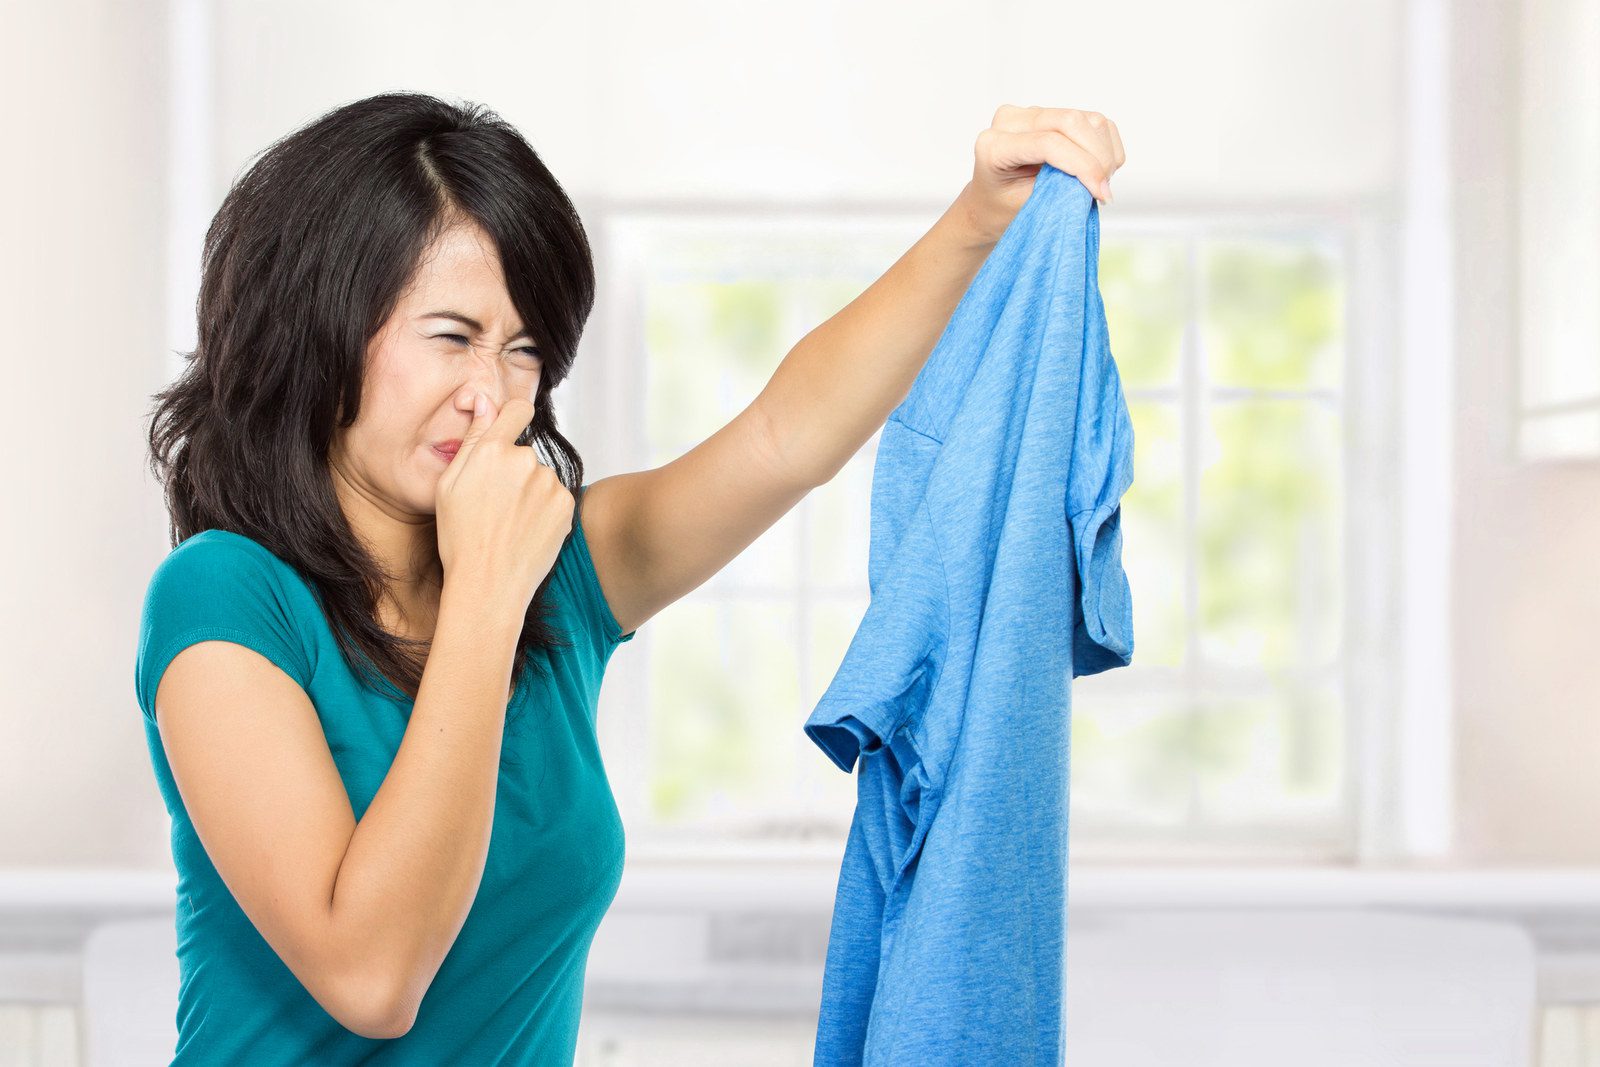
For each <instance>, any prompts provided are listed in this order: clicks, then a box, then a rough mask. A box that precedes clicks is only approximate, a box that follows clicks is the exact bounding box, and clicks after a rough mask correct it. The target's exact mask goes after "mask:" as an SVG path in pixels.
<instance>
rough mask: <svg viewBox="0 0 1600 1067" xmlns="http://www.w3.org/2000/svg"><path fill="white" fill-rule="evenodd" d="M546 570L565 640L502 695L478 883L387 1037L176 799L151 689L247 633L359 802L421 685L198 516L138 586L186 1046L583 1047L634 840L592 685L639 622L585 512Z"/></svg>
mask: <svg viewBox="0 0 1600 1067" xmlns="http://www.w3.org/2000/svg"><path fill="white" fill-rule="evenodd" d="M583 488H584V489H587V488H588V487H587V486H584V487H583ZM553 572H554V576H553V577H552V578H551V581H550V586H549V589H550V597H551V599H552V601H553V604H554V609H555V613H554V615H553V616H552V618H553V622H554V625H555V626H557V627H559V628H560V629H561V630H563V631H564V632H565V633H566V634H567V635H568V636H569V637H570V639H571V641H572V647H571V648H568V649H561V650H557V651H554V652H543V651H541V650H539V649H537V648H535V649H531V650H530V652H529V654H530V655H537V656H539V657H540V659H541V661H542V662H543V664H544V666H545V667H546V670H545V671H544V672H543V673H540V672H538V671H537V670H536V669H534V670H530V671H529V673H528V674H527V675H526V676H525V677H524V679H523V680H522V681H521V682H520V683H519V685H518V688H517V690H516V693H515V695H514V697H513V699H512V703H511V704H510V705H508V710H507V713H506V717H507V724H506V733H505V737H504V741H503V743H502V753H501V767H500V774H499V784H498V786H497V793H496V796H495V810H494V827H493V831H492V833H491V835H490V842H489V851H488V858H487V861H486V863H485V865H484V871H483V879H482V881H481V883H480V885H479V887H478V892H477V896H476V897H475V898H474V900H473V903H472V908H471V910H470V911H469V912H468V914H467V918H466V922H465V924H464V925H463V926H462V928H461V932H460V934H459V935H458V936H457V937H456V940H455V942H454V944H453V945H452V946H451V948H450V951H449V953H448V954H447V955H446V956H445V958H444V962H443V964H442V965H441V966H440V968H439V971H438V973H437V974H436V975H435V976H434V979H433V983H432V985H430V986H429V987H428V992H427V994H426V996H425V997H424V998H423V1000H422V1004H421V1008H420V1010H419V1012H418V1015H417V1019H416V1023H415V1025H414V1026H413V1027H412V1028H411V1030H410V1031H409V1032H407V1033H406V1034H404V1035H402V1036H401V1037H398V1038H394V1039H392V1040H383V1039H374V1038H367V1037H362V1036H360V1035H359V1034H356V1033H354V1032H352V1031H350V1030H347V1029H346V1028H345V1027H344V1026H343V1025H342V1024H340V1023H339V1021H338V1020H336V1019H335V1018H334V1017H333V1016H331V1015H329V1014H328V1013H327V1011H326V1010H324V1009H323V1007H322V1005H321V1004H319V1003H318V1002H317V1000H316V999H315V998H313V997H312V996H311V994H310V993H309V992H307V991H306V989H305V987H304V986H303V985H302V984H301V983H300V980H299V979H298V978H296V977H295V974H294V972H293V971H291V970H290V969H289V967H288V966H287V965H286V964H284V962H283V961H282V959H281V958H280V957H279V956H278V955H277V953H276V952H275V951H274V950H273V949H272V947H271V945H270V944H269V943H268V942H267V940H266V939H265V938H263V937H262V936H261V934H260V933H259V932H258V931H257V930H256V928H255V926H253V925H252V924H251V922H250V920H249V918H248V917H247V916H246V915H245V913H244V911H243V910H242V909H241V908H240V907H239V904H238V902H237V901H236V900H235V899H234V897H233V895H232V894H231V893H230V892H229V891H228V888H227V886H226V885H225V884H224V883H223V881H222V879H221V877H220V876H219V874H218V872H217V869H216V868H215V867H214V866H213V865H212V863H211V861H210V859H209V857H208V856H207V854H206V851H205V849H204V847H203V846H202V844H201V842H200V839H199V837H198V836H197V835H196V833H195V828H194V824H193V822H191V821H190V819H189V816H188V814H187V812H186V811H185V810H184V806H183V800H182V798H181V796H180V795H179V793H178V790H177V787H176V785H175V783H174V781H173V777H172V770H171V767H170V765H169V764H168V763H167V758H166V752H165V749H164V748H163V747H162V743H161V736H160V733H159V731H158V729H157V725H156V719H155V713H154V705H155V694H156V687H157V685H158V684H159V682H160V680H161V674H162V672H163V671H164V670H165V669H166V667H167V665H168V664H169V663H170V662H171V661H172V659H173V657H175V656H176V655H177V654H178V653H179V652H180V651H181V650H183V649H184V648H186V647H188V646H189V645H192V644H195V643H197V642H200V641H207V640H223V641H231V642H235V643H237V644H240V645H243V646H245V647H247V648H251V649H254V650H255V651H256V652H259V653H260V654H261V655H263V656H265V657H267V658H268V659H269V660H271V661H272V662H273V663H274V664H276V665H277V666H278V667H279V668H281V669H282V670H283V671H284V672H285V673H286V674H288V675H289V677H291V678H293V679H294V680H295V682H297V683H298V684H299V685H300V687H301V688H302V689H304V690H305V691H306V693H307V694H308V695H309V696H310V698H311V702H312V704H313V705H314V706H315V707H316V711H317V717H318V718H319V719H320V720H321V722H322V728H323V731H324V732H325V734H326V735H327V740H328V747H329V749H330V750H331V751H332V753H333V760H334V763H335V764H336V765H337V767H338V769H339V776H340V777H341V778H342V779H343V780H344V785H345V789H346V790H347V791H348V793H349V796H350V803H351V806H352V808H353V809H354V811H355V815H356V818H357V819H358V820H359V819H360V818H361V816H362V815H363V814H364V813H365V812H366V810H367V806H368V805H369V804H371V802H372V799H373V797H374V796H375V795H376V794H377V792H378V787H379V786H381V785H382V784H383V780H384V778H385V776H386V775H387V773H388V770H389V766H390V764H391V763H392V762H393V761H394V757H395V754H396V753H397V752H398V751H399V748H400V742H401V740H402V739H403V737H404V735H405V730H406V724H407V722H408V721H409V720H410V716H411V709H412V701H411V700H410V699H409V698H407V697H406V696H405V695H404V694H403V693H402V692H401V691H400V690H399V689H398V688H396V687H395V686H394V685H393V684H392V683H390V682H388V681H387V680H386V679H385V680H383V681H382V683H381V691H380V690H379V689H374V688H373V687H371V686H369V685H367V684H366V683H365V682H363V681H362V680H361V679H360V678H359V677H358V676H357V675H356V674H355V673H354V672H352V671H351V670H350V668H349V667H348V666H347V665H346V663H345V661H344V658H343V656H341V655H340V653H339V649H338V646H337V645H336V644H335V643H334V636H333V631H332V629H330V627H329V625H328V622H327V619H326V617H325V616H324V614H323V612H322V609H321V604H320V601H319V600H318V599H317V597H316V595H315V593H314V591H313V589H312V587H311V586H310V585H308V584H307V583H306V582H305V581H303V580H302V579H301V577H300V576H299V574H298V573H297V572H296V571H295V570H294V569H293V568H291V567H290V566H288V565H287V564H286V563H284V562H283V561H282V560H281V559H279V558H278V557H277V556H275V555H274V554H272V553H271V552H269V551H268V550H267V549H266V548H264V547H263V546H262V545H261V544H259V543H258V542H256V541H254V540H252V539H250V538H248V537H244V536H242V535H240V534H236V533H232V532H229V531H226V530H205V531H202V532H201V533H198V534H195V535H194V536H193V537H190V538H187V539H186V540H184V541H183V542H182V543H181V544H179V545H178V546H177V547H176V548H174V549H173V550H172V551H171V553H169V554H168V555H167V557H166V558H165V559H164V560H163V561H162V562H161V564H160V566H159V567H158V568H157V569H156V571H155V575H154V577H153V578H152V579H151V581H150V585H149V588H148V590H147V592H146V594H145V602H144V611H143V618H142V623H141V627H140V635H139V650H138V661H137V665H136V667H135V686H136V689H137V692H138V699H139V705H140V707H141V708H142V709H143V711H144V729H145V738H146V741H147V743H148V746H149V750H150V759H151V764H152V766H153V768H154V770H155V776H156V783H157V785H158V786H159V788H160V790H161V796H162V798H163V800H164V801H165V802H166V806H167V811H168V813H169V814H170V815H171V817H172V855H173V861H174V863H175V865H176V867H177V872H178V885H177V919H176V922H177V935H178V941H177V956H178V963H179V972H180V989H179V994H178V1011H177V1029H178V1043H177V1049H176V1055H175V1058H174V1060H173V1062H174V1063H175V1064H240V1063H248V1064H251V1065H252V1067H269V1065H276V1064H283V1065H286V1067H287V1065H291V1064H293V1065H296V1067H299V1065H303V1064H310V1063H317V1064H346V1063H358V1062H359V1063H390V1064H419V1065H421V1064H429V1065H433V1064H443V1063H471V1064H528V1065H539V1067H547V1065H550V1064H570V1063H571V1062H573V1058H574V1055H575V1050H576V1046H577V1037H578V1019H579V1012H580V1008H581V1006H582V1000H583V984H584V973H585V967H586V964H587V961H588V953H589V947H590V943H591V941H592V939H593V937H594V933H595V931H596V929H597V928H598V926H599V924H600V920H601V917H602V916H603V915H604V914H605V912H606V910H607V909H608V908H609V907H610V906H611V902H612V900H613V899H614V897H615V895H616V890H617V887H618V885H619V884H620V881H621V877H622V867H623V852H624V847H623V846H624V838H623V826H622V820H621V818H620V815H619V813H618V810H617V806H616V803H615V800H614V798H613V796H612V793H611V787H610V783H609V781H608V779H607V777H606V772H605V768H604V766H603V765H602V763H601V759H600V749H599V744H598V739H597V736H596V732H595V711H596V702H597V699H598V695H599V691H600V682H601V678H602V676H603V674H604V672H605V667H606V663H607V661H608V660H609V658H610V656H611V653H612V652H613V651H615V649H616V648H617V647H618V646H619V645H620V644H621V643H622V642H624V641H628V640H631V639H632V638H633V636H634V633H637V631H633V632H630V633H627V634H624V633H622V632H621V628H620V627H619V626H618V624H617V620H616V618H615V617H614V616H613V615H612V613H611V611H610V608H609V607H608V606H607V604H606V602H605V599H604V597H603V595H602V594H601V591H600V583H599V580H598V578H597V577H596V576H595V571H594V564H593V562H592V560H591V558H590V556H589V549H588V544H587V542H586V540H585V539H584V536H583V528H582V526H581V524H580V523H579V521H578V517H577V516H576V514H575V516H574V519H573V530H572V533H571V535H570V536H569V537H568V538H567V540H566V542H565V543H564V544H563V545H562V547H561V551H560V554H559V555H558V556H557V558H556V562H555V564H554V566H553Z"/></svg>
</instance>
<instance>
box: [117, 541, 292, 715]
mask: <svg viewBox="0 0 1600 1067" xmlns="http://www.w3.org/2000/svg"><path fill="white" fill-rule="evenodd" d="M281 566H282V565H281V564H277V563H276V562H275V559H274V557H272V556H271V554H270V553H269V552H267V550H266V549H265V548H262V547H261V546H260V545H257V544H255V543H254V542H251V541H250V540H249V539H248V538H246V537H243V536H241V535H238V534H234V533H231V532H228V531H222V530H206V531H203V532H201V533H199V534H196V535H195V536H194V537H191V538H189V539H188V540H186V541H184V542H183V543H182V544H180V545H178V547H176V548H174V549H173V550H172V551H171V552H170V553H169V554H168V555H167V557H166V559H164V560H162V562H161V564H160V566H158V567H157V568H156V571H155V574H154V575H153V576H152V577H151V579H150V584H149V586H148V588H147V589H146V591H145V599H144V609H143V613H142V616H141V618H140V624H139V648H138V658H137V660H136V663H135V667H134V687H135V691H136V693H137V695H138V700H139V707H140V709H141V710H142V711H143V712H144V715H145V718H147V719H149V720H150V721H151V722H152V723H153V722H155V721H156V717H155V698H156V690H157V688H158V686H159V685H160V683H161V676H162V674H163V673H164V672H165V671H166V669H167V667H168V665H170V664H171V663H172V661H173V660H174V659H175V658H177V655H178V653H179V652H182V651H183V650H184V649H185V648H188V647H189V646H190V645H194V644H198V643H200V642H201V641H231V642H233V643H234V644H238V645H243V646H244V647H246V648H249V649H252V650H253V651H255V652H257V653H259V654H261V655H262V656H265V657H266V658H267V659H269V660H271V661H272V662H273V663H274V664H276V665H277V666H278V667H279V668H280V669H282V670H283V672H284V673H285V674H288V675H289V676H290V677H291V678H293V679H294V680H295V681H296V682H297V683H299V684H300V686H301V687H302V688H306V687H308V686H309V684H310V675H311V666H310V660H309V657H308V656H307V654H306V651H305V647H304V645H303V643H302V641H301V638H300V636H299V632H298V630H297V629H296V627H295V625H294V622H293V618H292V615H291V611H292V609H291V606H290V603H289V600H288V597H287V595H286V592H285V589H284V587H283V584H282V583H283V578H282V576H281V575H280V574H278V573H277V567H281Z"/></svg>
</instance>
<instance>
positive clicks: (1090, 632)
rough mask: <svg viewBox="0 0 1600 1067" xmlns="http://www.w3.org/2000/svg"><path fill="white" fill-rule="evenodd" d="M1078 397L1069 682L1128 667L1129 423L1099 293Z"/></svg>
mask: <svg viewBox="0 0 1600 1067" xmlns="http://www.w3.org/2000/svg"><path fill="white" fill-rule="evenodd" d="M1088 292H1089V297H1090V305H1091V313H1090V314H1088V315H1086V316H1085V318H1086V322H1085V328H1086V334H1085V346H1084V362H1083V369H1082V376H1081V378H1080V388H1081V392H1080V394H1079V400H1078V414H1077V421H1076V426H1075V429H1074V438H1073V444H1072V465H1071V467H1070V468H1069V470H1068V474H1067V518H1068V522H1069V524H1070V527H1071V532H1072V542H1073V556H1074V563H1075V565H1076V568H1077V579H1078V598H1077V602H1076V603H1075V605H1074V609H1073V623H1072V674H1073V676H1074V677H1080V676H1082V675H1087V674H1099V673H1100V672H1101V671H1105V670H1110V669H1111V668H1113V667H1125V666H1127V665H1128V664H1129V663H1130V662H1132V660H1133V594H1132V590H1131V589H1130V588H1129V585H1128V576H1127V572H1126V571H1125V570H1124V569H1123V566H1122V497H1123V494H1125V493H1126V492H1127V491H1128V487H1129V486H1131V485H1132V484H1133V445H1134V441H1133V421H1132V419H1131V418H1130V417H1129V415H1128V405H1127V401H1126V399H1125V398H1124V396H1123V392H1122V381H1121V378H1120V376H1119V375H1118V374H1117V368H1116V364H1115V363H1114V362H1113V361H1112V358H1111V351H1110V347H1109V345H1108V343H1107V335H1106V323H1105V310H1104V306H1103V304H1102V303H1101V301H1100V293H1099V287H1098V285H1096V284H1094V283H1093V280H1092V279H1091V284H1090V286H1089V290H1088Z"/></svg>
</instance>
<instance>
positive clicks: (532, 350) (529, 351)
mask: <svg viewBox="0 0 1600 1067" xmlns="http://www.w3.org/2000/svg"><path fill="white" fill-rule="evenodd" d="M434 337H435V339H436V340H440V341H460V342H461V343H462V344H467V343H468V341H467V339H466V338H465V337H463V336H462V335H461V334H459V333H441V334H435V335H434ZM516 354H517V355H518V356H519V357H521V358H522V359H523V360H524V361H527V362H541V361H543V359H544V357H543V356H541V355H540V354H539V349H538V348H536V347H526V348H519V349H517V350H516Z"/></svg>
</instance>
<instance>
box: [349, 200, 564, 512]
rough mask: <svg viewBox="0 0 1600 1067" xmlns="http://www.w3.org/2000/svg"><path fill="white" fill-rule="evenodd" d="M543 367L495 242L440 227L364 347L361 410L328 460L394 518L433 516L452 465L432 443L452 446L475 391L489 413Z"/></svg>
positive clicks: (532, 382) (468, 417) (528, 393)
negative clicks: (441, 230)
mask: <svg viewBox="0 0 1600 1067" xmlns="http://www.w3.org/2000/svg"><path fill="white" fill-rule="evenodd" d="M445 312H449V313H453V314H455V315H460V316H463V317H465V318H467V319H471V320H473V322H474V323H476V325H473V324H470V323H467V322H464V321H461V319H457V318H451V317H448V316H446V315H442V314H441V313H445ZM541 368H542V363H541V361H540V358H539V355H538V347H537V341H536V339H535V338H533V337H532V336H530V335H529V334H528V333H526V332H525V331H524V330H523V323H522V321H521V320H520V319H519V318H518V316H517V312H516V309H515V308H514V307H513V306H512V304H511V298H510V296H509V295H508V294H507V292H506V285H505V276H504V275H503V274H502V273H501V269H500V257H499V256H498V255H497V254H496V252H495V249H494V243H493V242H492V241H491V240H490V238H489V237H488V235H487V234H486V233H484V232H483V230H482V229H481V228H479V227H477V226H476V225H470V226H469V225H462V226H458V227H454V228H452V229H450V230H447V231H446V232H445V233H444V234H443V235H441V236H440V238H439V240H438V241H437V242H436V243H435V244H434V245H433V246H432V248H431V249H430V250H429V251H428V253H426V254H424V256H423V262H422V264H421V266H419V267H418V268H417V276H416V279H415V281H414V283H413V285H412V287H411V289H410V290H409V291H408V292H406V293H405V294H403V295H402V296H401V298H400V301H399V303H398V305H397V306H396V308H395V311H394V314H392V315H391V316H390V317H389V320H388V321H387V322H386V323H384V325H383V327H382V328H381V329H380V330H379V331H378V333H377V335H376V336H374V337H373V339H372V341H371V343H370V344H369V345H368V348H367V369H366V375H365V380H364V382H363V385H362V395H361V414H360V415H359V416H358V417H357V419H356V421H355V422H354V423H352V424H351V425H350V426H349V427H347V428H344V429H341V430H339V431H337V432H336V436H335V440H334V442H333V448H332V453H331V456H330V462H331V463H332V464H333V465H334V466H335V467H336V468H337V470H338V472H339V473H340V474H341V475H342V476H343V478H344V480H345V481H346V482H348V483H349V484H350V486H351V487H352V488H354V489H355V490H356V491H358V492H360V493H361V494H362V495H363V496H365V497H367V498H368V499H369V500H370V501H372V502H373V503H375V504H377V505H378V506H379V507H382V508H383V509H384V510H386V511H388V512H390V513H391V514H393V515H394V516H395V517H397V518H400V517H404V516H432V515H433V514H434V513H435V508H434V491H435V488H436V486H437V485H438V481H439V475H440V474H441V473H443V471H444V469H445V467H446V466H447V465H448V464H449V462H450V460H449V457H448V456H447V455H443V454H441V453H440V452H439V451H438V450H437V449H436V447H435V446H437V445H440V444H443V443H447V442H459V440H460V439H461V437H462V436H463V435H464V434H465V433H466V432H467V427H468V426H469V425H471V423H472V405H473V400H474V398H475V397H476V396H477V394H479V393H483V394H484V395H486V396H487V397H488V398H489V401H490V404H491V411H495V412H498V411H499V410H500V407H501V406H502V405H503V404H504V403H505V402H506V400H507V399H508V398H509V397H513V396H521V397H524V398H526V399H527V400H528V401H529V402H530V403H531V402H532V401H533V398H534V394H535V393H536V392H538V389H539V375H540V371H541Z"/></svg>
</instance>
